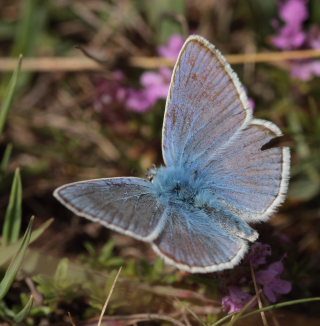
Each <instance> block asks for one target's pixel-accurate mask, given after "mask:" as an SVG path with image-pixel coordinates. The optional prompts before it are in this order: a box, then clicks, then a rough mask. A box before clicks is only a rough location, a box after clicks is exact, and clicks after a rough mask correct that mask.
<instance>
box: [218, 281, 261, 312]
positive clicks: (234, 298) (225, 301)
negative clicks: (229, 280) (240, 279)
mask: <svg viewBox="0 0 320 326" xmlns="http://www.w3.org/2000/svg"><path fill="white" fill-rule="evenodd" d="M228 291H229V295H228V296H225V297H223V298H222V302H221V304H222V309H223V310H224V311H228V314H232V313H233V312H238V311H240V310H241V309H242V308H243V307H244V306H245V305H246V304H247V303H248V302H249V301H250V300H251V299H252V298H253V296H252V295H250V294H248V293H246V292H244V291H242V290H241V289H240V288H238V287H235V286H230V287H229V288H228ZM254 305H255V303H253V304H252V306H254Z"/></svg>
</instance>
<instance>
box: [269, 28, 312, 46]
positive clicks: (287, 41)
mask: <svg viewBox="0 0 320 326" xmlns="http://www.w3.org/2000/svg"><path fill="white" fill-rule="evenodd" d="M306 37H307V35H306V33H305V32H304V31H301V30H300V26H298V27H297V26H292V25H288V26H284V27H282V28H281V29H280V31H279V34H278V35H276V36H274V37H273V38H272V43H273V45H275V46H276V47H277V48H279V49H282V50H292V49H298V48H299V47H301V46H302V44H303V43H304V42H305V40H306Z"/></svg>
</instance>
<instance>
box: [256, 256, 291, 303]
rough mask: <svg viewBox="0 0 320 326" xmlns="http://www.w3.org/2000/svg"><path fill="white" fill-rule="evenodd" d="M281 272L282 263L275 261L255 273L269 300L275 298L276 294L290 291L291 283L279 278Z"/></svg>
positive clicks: (274, 299) (273, 300) (272, 300)
mask: <svg viewBox="0 0 320 326" xmlns="http://www.w3.org/2000/svg"><path fill="white" fill-rule="evenodd" d="M282 272H283V264H282V262H281V261H277V262H275V263H273V264H271V265H269V267H268V268H267V269H265V270H261V271H258V272H257V273H256V279H257V283H259V284H260V285H262V286H263V292H264V294H265V295H266V297H267V298H268V299H269V300H270V301H271V302H275V301H276V300H277V297H276V295H277V294H287V293H289V292H290V291H291V283H290V282H289V281H285V280H282V279H280V274H282Z"/></svg>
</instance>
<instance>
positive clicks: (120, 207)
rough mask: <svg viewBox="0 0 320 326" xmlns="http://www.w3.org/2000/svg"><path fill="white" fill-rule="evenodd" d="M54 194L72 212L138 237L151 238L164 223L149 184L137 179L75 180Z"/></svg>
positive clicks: (162, 212) (163, 216)
mask: <svg viewBox="0 0 320 326" xmlns="http://www.w3.org/2000/svg"><path fill="white" fill-rule="evenodd" d="M54 195H55V197H56V198H57V199H58V200H59V201H60V202H61V203H62V204H64V205H65V206H66V207H68V208H69V209H70V210H71V211H73V212H74V213H75V214H77V215H80V216H83V217H86V218H87V219H89V220H92V221H95V222H99V223H100V224H102V225H104V226H106V227H108V228H110V229H113V230H116V231H118V232H120V233H124V234H127V235H130V236H132V237H134V238H137V239H139V240H143V241H151V240H153V239H154V238H155V237H156V236H157V235H158V234H159V233H160V231H161V229H162V227H163V225H164V223H165V218H166V217H165V215H164V208H163V206H162V205H161V204H160V203H159V202H158V201H157V199H156V197H155V195H154V193H153V190H152V187H151V183H150V182H148V181H146V180H143V179H140V178H133V177H131V178H107V179H95V180H88V181H82V182H75V183H71V184H67V185H64V186H61V187H60V188H58V189H56V191H55V192H54Z"/></svg>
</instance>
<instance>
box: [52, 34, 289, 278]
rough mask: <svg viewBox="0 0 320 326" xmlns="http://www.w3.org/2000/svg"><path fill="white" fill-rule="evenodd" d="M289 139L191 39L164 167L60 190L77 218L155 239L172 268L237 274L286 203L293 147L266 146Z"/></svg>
mask: <svg viewBox="0 0 320 326" xmlns="http://www.w3.org/2000/svg"><path fill="white" fill-rule="evenodd" d="M281 135H282V133H281V131H280V129H279V128H278V127H277V126H276V125H274V124H273V123H271V122H268V121H265V120H260V119H254V118H253V117H252V110H251V108H250V107H249V104H248V99H247V96H246V94H245V92H244V89H243V87H242V85H241V84H240V81H239V79H238V78H237V76H236V74H235V72H234V71H233V70H232V68H231V67H230V65H229V64H228V63H227V62H226V59H225V58H224V57H223V56H222V55H221V53H220V52H219V51H218V50H217V49H216V48H215V47H214V46H213V45H212V44H210V43H209V42H208V41H207V40H205V39H204V38H203V37H201V36H197V35H192V36H190V37H189V38H188V39H187V40H186V41H185V43H184V45H183V47H182V49H181V52H180V54H179V57H178V59H177V62H176V65H175V67H174V70H173V74H172V79H171V84H170V89H169V94H168V98H167V102H166V107H165V114H164V122H163V130H162V153H163V159H164V163H165V164H164V166H161V167H159V168H154V169H152V170H151V171H150V174H151V178H150V179H152V180H145V179H142V178H136V177H117V178H104V179H94V180H87V181H80V182H75V183H70V184H66V185H63V186H61V187H59V188H57V189H56V190H55V192H54V196H55V197H56V198H57V199H58V200H59V201H60V202H61V203H62V204H63V205H65V206H66V207H67V208H68V209H70V210H71V211H72V212H74V213H75V214H77V215H79V216H82V217H85V218H87V219H89V220H91V221H95V222H98V223H100V224H102V225H104V226H106V227H107V228H109V229H112V230H115V231H118V232H120V233H122V234H126V235H129V236H131V237H133V238H135V239H138V240H142V241H145V242H149V243H150V244H151V245H152V248H153V249H154V251H155V252H156V253H157V254H159V255H160V256H161V257H162V258H164V260H165V262H167V263H168V264H171V265H174V266H176V267H177V268H179V269H181V270H185V271H188V272H191V273H208V272H215V271H221V270H224V269H228V268H232V267H233V266H235V265H236V264H238V263H239V262H240V260H241V259H242V258H243V257H244V255H245V253H246V252H247V250H248V243H249V242H254V241H255V240H256V239H257V238H258V233H257V232H256V231H255V230H254V229H253V228H252V227H251V226H250V225H249V223H252V222H260V221H266V220H267V219H268V218H269V217H270V215H271V214H272V213H273V212H274V211H275V210H276V208H277V207H278V206H279V205H280V204H281V203H282V202H283V201H284V198H285V194H286V192H287V186H288V177H289V161H290V152H289V148H288V147H271V148H269V149H266V150H261V148H262V146H263V145H264V144H266V143H268V142H269V141H270V140H271V139H273V138H275V137H280V136H281Z"/></svg>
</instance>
